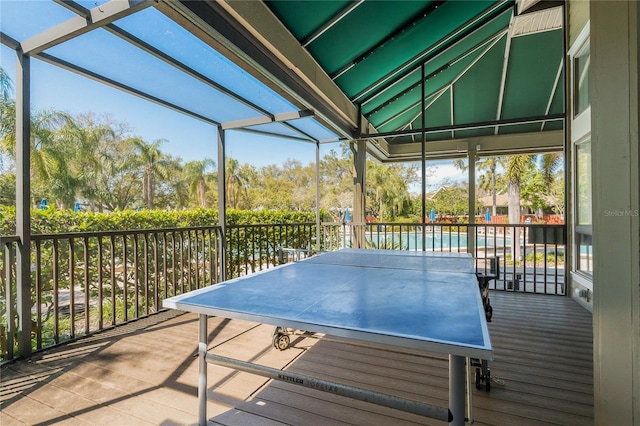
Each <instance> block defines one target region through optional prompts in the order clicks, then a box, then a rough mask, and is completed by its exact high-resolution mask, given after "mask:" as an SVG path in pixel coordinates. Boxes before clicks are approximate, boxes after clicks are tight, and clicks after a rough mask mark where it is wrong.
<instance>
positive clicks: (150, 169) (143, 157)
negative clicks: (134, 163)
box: [131, 138, 177, 209]
mask: <svg viewBox="0 0 640 426" xmlns="http://www.w3.org/2000/svg"><path fill="white" fill-rule="evenodd" d="M165 142H166V140H165V139H158V140H156V141H154V142H152V143H148V142H146V141H144V140H143V139H141V138H133V139H131V143H132V144H133V146H134V148H135V150H136V153H137V154H138V160H139V163H140V166H141V168H142V199H143V203H144V206H145V207H146V208H148V209H152V208H154V196H155V189H156V178H158V177H159V178H160V179H166V178H167V177H168V174H169V173H170V172H172V171H177V170H176V166H175V163H173V162H171V161H170V160H169V159H168V158H167V157H166V155H164V154H163V153H162V151H160V145H162V144H163V143H165Z"/></svg>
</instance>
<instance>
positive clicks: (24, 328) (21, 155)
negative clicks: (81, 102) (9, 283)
mask: <svg viewBox="0 0 640 426" xmlns="http://www.w3.org/2000/svg"><path fill="white" fill-rule="evenodd" d="M16 55H17V61H16V68H17V70H16V235H17V236H18V237H19V238H20V240H19V241H18V256H17V259H16V260H17V263H16V302H17V311H18V312H17V313H18V330H17V332H18V352H19V353H20V355H21V356H28V355H30V354H31V305H32V302H31V203H30V196H31V180H30V179H29V171H30V165H31V161H30V155H31V112H30V107H31V105H30V104H31V100H30V97H31V76H30V58H29V57H28V56H26V55H24V54H23V53H22V51H21V50H17V51H16Z"/></svg>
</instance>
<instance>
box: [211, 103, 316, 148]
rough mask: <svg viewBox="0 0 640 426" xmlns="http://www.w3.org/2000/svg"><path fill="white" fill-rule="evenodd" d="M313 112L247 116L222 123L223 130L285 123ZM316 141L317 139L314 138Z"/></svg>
mask: <svg viewBox="0 0 640 426" xmlns="http://www.w3.org/2000/svg"><path fill="white" fill-rule="evenodd" d="M311 116H313V112H312V111H309V110H304V111H292V112H283V113H281V114H273V115H263V116H261V117H253V118H246V119H243V120H235V121H228V122H225V123H222V124H221V127H222V130H229V129H241V128H244V127H250V126H258V125H260V124H269V123H283V122H285V121H289V120H297V119H299V118H304V117H311ZM312 140H314V141H315V139H312Z"/></svg>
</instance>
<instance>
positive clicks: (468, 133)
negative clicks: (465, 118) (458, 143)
mask: <svg viewBox="0 0 640 426" xmlns="http://www.w3.org/2000/svg"><path fill="white" fill-rule="evenodd" d="M494 133H495V130H494V128H493V127H491V128H487V127H483V128H480V129H468V130H457V131H456V132H455V135H456V139H464V138H477V137H480V136H491V135H493V134H494Z"/></svg>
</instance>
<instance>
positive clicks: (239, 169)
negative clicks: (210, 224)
mask: <svg viewBox="0 0 640 426" xmlns="http://www.w3.org/2000/svg"><path fill="white" fill-rule="evenodd" d="M225 174H226V184H225V187H226V191H227V203H228V206H229V208H232V209H237V208H240V206H241V202H244V204H245V208H250V206H251V203H250V202H249V183H250V179H251V176H252V175H253V174H255V169H252V168H251V166H249V165H248V164H245V165H240V163H239V162H238V160H236V159H234V158H228V159H227V165H226V167H225Z"/></svg>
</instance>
